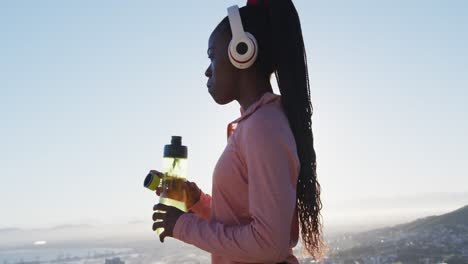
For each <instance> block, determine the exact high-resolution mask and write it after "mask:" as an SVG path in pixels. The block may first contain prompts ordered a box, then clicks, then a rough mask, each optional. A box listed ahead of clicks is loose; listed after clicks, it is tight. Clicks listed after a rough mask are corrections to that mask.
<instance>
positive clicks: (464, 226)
mask: <svg viewBox="0 0 468 264" xmlns="http://www.w3.org/2000/svg"><path fill="white" fill-rule="evenodd" d="M329 245H331V246H332V248H334V251H333V252H332V253H331V255H330V257H331V260H333V261H336V262H340V263H348V262H349V263H355V262H356V261H357V262H358V263H395V262H402V263H425V262H426V263H439V262H447V263H454V264H455V263H463V264H466V263H468V205H466V206H463V207H461V208H459V209H457V210H455V211H452V212H450V213H446V214H442V215H433V216H428V217H424V218H419V219H416V220H414V221H411V222H409V223H405V224H399V225H395V226H391V227H385V228H379V229H374V230H369V231H366V232H358V233H347V234H344V235H342V236H341V237H339V238H337V239H336V240H334V241H330V243H329Z"/></svg>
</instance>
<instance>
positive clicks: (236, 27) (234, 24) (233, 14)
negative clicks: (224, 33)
mask: <svg viewBox="0 0 468 264" xmlns="http://www.w3.org/2000/svg"><path fill="white" fill-rule="evenodd" d="M228 16H229V24H230V25H231V31H232V38H233V39H239V38H241V37H243V36H245V33H244V26H242V20H241V17H240V13H239V7H238V6H237V5H233V6H231V7H229V8H228Z"/></svg>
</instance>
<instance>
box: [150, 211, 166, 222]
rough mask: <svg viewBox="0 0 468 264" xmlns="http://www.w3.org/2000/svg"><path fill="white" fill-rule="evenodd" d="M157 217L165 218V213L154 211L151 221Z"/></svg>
mask: <svg viewBox="0 0 468 264" xmlns="http://www.w3.org/2000/svg"><path fill="white" fill-rule="evenodd" d="M157 219H161V220H164V219H166V214H164V213H160V212H156V213H154V214H153V221H156V220H157Z"/></svg>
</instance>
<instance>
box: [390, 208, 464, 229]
mask: <svg viewBox="0 0 468 264" xmlns="http://www.w3.org/2000/svg"><path fill="white" fill-rule="evenodd" d="M465 224H466V225H468V205H465V206H463V207H461V208H459V209H457V210H455V211H452V212H450V213H447V214H443V215H433V216H428V217H424V218H420V219H416V220H415V221H412V222H410V223H406V224H401V225H396V226H394V228H398V229H401V230H403V231H407V232H412V231H422V230H425V229H431V228H434V227H436V226H440V225H445V226H455V225H465Z"/></svg>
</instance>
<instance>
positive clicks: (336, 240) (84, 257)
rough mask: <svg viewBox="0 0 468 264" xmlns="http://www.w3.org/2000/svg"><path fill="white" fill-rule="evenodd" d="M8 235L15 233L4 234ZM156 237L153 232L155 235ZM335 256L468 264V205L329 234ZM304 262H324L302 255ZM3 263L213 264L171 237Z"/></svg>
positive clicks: (28, 252) (27, 254) (396, 263)
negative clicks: (376, 225) (402, 220)
mask: <svg viewBox="0 0 468 264" xmlns="http://www.w3.org/2000/svg"><path fill="white" fill-rule="evenodd" d="M2 232H3V233H7V232H15V230H3V231H2ZM151 235H153V234H151ZM326 242H327V244H328V246H329V248H330V252H329V254H328V255H327V256H326V258H325V259H324V260H323V261H322V262H320V263H321V264H386V263H390V264H405V263H410V264H412V263H424V264H426V263H427V264H433V263H437V264H441V263H447V264H467V263H468V205H467V206H464V207H462V208H459V209H457V210H454V211H452V212H450V213H446V214H442V215H434V216H428V217H423V218H419V219H415V220H413V221H411V222H407V223H404V224H398V225H394V226H388V227H384V228H378V229H373V230H368V231H364V232H343V233H341V234H335V235H333V236H327V235H326ZM300 252H301V245H300V244H299V245H298V246H297V247H296V248H294V253H295V255H296V256H297V257H298V259H299V261H300V263H318V262H316V261H314V260H312V259H310V258H303V257H301V254H300ZM0 263H2V264H46V263H64V264H65V263H66V264H98V263H99V264H165V263H186V264H188V263H210V254H209V253H208V252H205V251H203V250H200V249H198V248H196V247H194V246H192V245H188V244H184V243H182V242H180V241H178V240H175V239H171V238H168V239H166V240H165V242H164V243H160V242H159V240H157V239H156V237H154V239H149V240H132V241H129V242H124V241H119V240H109V241H103V240H101V241H90V242H84V241H82V242H79V243H78V242H75V243H73V242H66V243H62V244H58V243H53V244H52V243H47V241H36V242H34V243H33V245H29V246H23V247H0Z"/></svg>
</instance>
